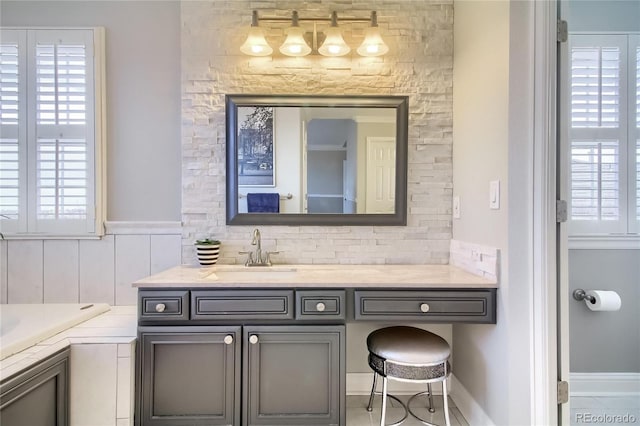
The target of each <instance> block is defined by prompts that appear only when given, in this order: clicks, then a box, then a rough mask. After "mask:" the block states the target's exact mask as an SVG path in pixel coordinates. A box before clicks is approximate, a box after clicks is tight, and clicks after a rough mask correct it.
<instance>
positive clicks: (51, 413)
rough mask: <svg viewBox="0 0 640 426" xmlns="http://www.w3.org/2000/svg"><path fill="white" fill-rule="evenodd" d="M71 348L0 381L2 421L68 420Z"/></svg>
mask: <svg viewBox="0 0 640 426" xmlns="http://www.w3.org/2000/svg"><path fill="white" fill-rule="evenodd" d="M68 376H69V349H65V350H63V351H61V352H59V353H57V354H54V355H52V356H51V357H49V358H47V359H46V360H44V361H42V362H40V363H39V364H37V365H35V366H33V367H31V368H29V369H28V370H26V371H23V372H20V373H18V374H17V375H15V376H13V377H8V378H7V379H6V380H3V381H2V384H0V424H1V425H11V426H33V425H38V426H49V425H50V426H66V425H68V424H69V414H68V413H69V386H68Z"/></svg>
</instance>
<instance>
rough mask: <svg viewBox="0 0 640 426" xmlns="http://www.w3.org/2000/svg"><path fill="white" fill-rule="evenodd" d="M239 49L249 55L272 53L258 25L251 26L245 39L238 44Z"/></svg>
mask: <svg viewBox="0 0 640 426" xmlns="http://www.w3.org/2000/svg"><path fill="white" fill-rule="evenodd" d="M240 51H241V52H242V53H244V54H245V55H250V56H268V55H271V54H272V53H273V49H272V48H271V46H269V44H268V43H267V40H265V38H264V33H263V32H262V30H261V29H260V27H251V29H250V30H249V36H248V37H247V40H246V41H245V42H244V44H243V45H242V46H240Z"/></svg>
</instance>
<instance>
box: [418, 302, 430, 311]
mask: <svg viewBox="0 0 640 426" xmlns="http://www.w3.org/2000/svg"><path fill="white" fill-rule="evenodd" d="M420 310H421V311H422V312H429V304H428V303H422V304H421V305H420Z"/></svg>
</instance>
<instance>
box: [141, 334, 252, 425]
mask: <svg viewBox="0 0 640 426" xmlns="http://www.w3.org/2000/svg"><path fill="white" fill-rule="evenodd" d="M240 330H241V328H240V327H239V326H229V327H227V326H225V327H217V326H215V327H214V326H198V327H192V326H181V327H170V326H169V327H167V326H162V327H160V326H151V327H139V329H138V331H139V334H138V335H139V338H140V340H139V344H140V360H139V361H140V363H141V364H140V370H139V371H140V376H139V377H138V380H139V386H140V392H138V397H139V398H140V400H139V401H138V407H139V410H138V413H137V415H136V424H138V425H145V426H147V425H171V426H180V425H194V426H195V425H230V426H231V425H238V424H240V368H241V358H240V357H241V349H240V348H241V346H240V338H241V333H240Z"/></svg>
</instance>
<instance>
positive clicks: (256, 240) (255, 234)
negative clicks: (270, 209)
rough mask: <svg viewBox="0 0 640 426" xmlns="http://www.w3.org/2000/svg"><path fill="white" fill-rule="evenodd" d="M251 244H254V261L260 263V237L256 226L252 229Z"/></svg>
mask: <svg viewBox="0 0 640 426" xmlns="http://www.w3.org/2000/svg"><path fill="white" fill-rule="evenodd" d="M251 245H252V246H256V254H255V262H256V263H262V239H261V235H260V230H259V229H258V228H256V229H254V230H253V237H252V239H251Z"/></svg>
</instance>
